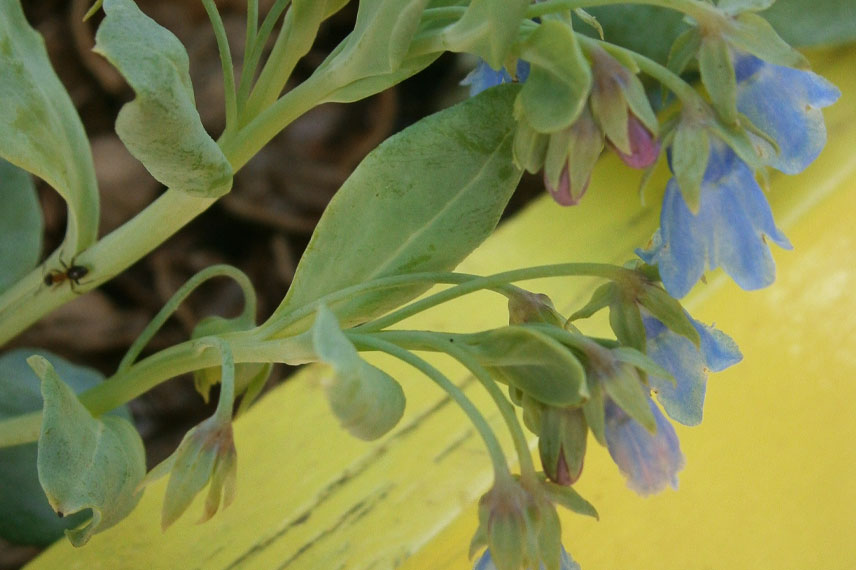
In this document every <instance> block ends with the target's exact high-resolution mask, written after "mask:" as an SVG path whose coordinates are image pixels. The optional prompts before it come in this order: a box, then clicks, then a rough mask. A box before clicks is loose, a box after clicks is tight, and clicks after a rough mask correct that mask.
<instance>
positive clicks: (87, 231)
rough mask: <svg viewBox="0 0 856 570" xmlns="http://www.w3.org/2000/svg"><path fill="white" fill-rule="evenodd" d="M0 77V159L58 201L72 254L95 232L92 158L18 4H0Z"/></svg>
mask: <svg viewBox="0 0 856 570" xmlns="http://www.w3.org/2000/svg"><path fill="white" fill-rule="evenodd" d="M0 78H2V81H0V101H2V105H0V132H2V133H3V136H2V137H0V158H3V159H6V160H7V161H9V162H11V163H12V164H14V165H15V166H18V167H19V168H22V169H24V170H26V171H27V172H30V173H31V174H34V175H36V176H38V177H39V178H41V179H42V180H44V181H45V182H47V183H48V184H50V185H51V186H52V187H53V188H54V189H55V190H56V191H57V192H59V194H60V196H62V197H63V199H64V200H65V202H66V204H67V206H68V227H67V229H66V243H67V244H68V245H69V246H70V249H71V251H67V252H66V255H73V254H74V253H76V252H78V251H80V250H81V249H83V248H85V247H86V246H88V245H89V244H91V243H92V242H93V241H95V237H96V235H97V233H98V188H97V186H96V182H95V168H94V166H93V164H92V154H91V152H90V149H89V142H88V141H87V139H86V133H85V132H84V130H83V125H82V124H81V122H80V118H79V117H78V116H77V112H76V111H75V109H74V104H73V103H72V102H71V98H70V97H69V96H68V93H67V92H66V90H65V88H63V86H62V83H60V81H59V78H58V77H57V76H56V73H54V70H53V69H52V68H51V64H50V60H49V59H48V54H47V51H46V50H45V44H44V41H43V40H42V38H41V36H40V35H39V34H38V33H36V31H35V30H33V29H32V28H31V27H30V25H29V24H28V23H27V20H26V18H25V17H24V13H23V11H22V9H21V5H20V3H19V2H18V0H0ZM4 206H5V205H4ZM4 270H5V267H4Z"/></svg>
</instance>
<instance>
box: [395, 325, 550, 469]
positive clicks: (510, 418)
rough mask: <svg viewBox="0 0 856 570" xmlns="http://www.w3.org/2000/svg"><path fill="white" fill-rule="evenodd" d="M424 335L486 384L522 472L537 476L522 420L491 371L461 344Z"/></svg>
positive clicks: (483, 384)
mask: <svg viewBox="0 0 856 570" xmlns="http://www.w3.org/2000/svg"><path fill="white" fill-rule="evenodd" d="M379 334H382V335H384V338H388V337H391V338H396V339H402V340H404V339H406V338H407V336H408V333H406V332H405V333H404V334H399V331H388V332H384V333H379ZM422 336H425V337H426V338H424V339H423V340H422V341H421V342H422V343H423V345H427V346H432V347H433V348H434V349H435V350H437V351H438V352H445V353H446V354H448V355H449V356H451V357H453V358H454V359H455V360H457V361H458V362H460V363H461V364H463V365H464V366H465V367H467V369H468V370H469V371H470V372H472V374H473V376H475V377H476V379H477V380H478V381H479V382H480V383H481V385H482V386H484V389H485V390H487V392H488V394H489V395H490V397H491V399H492V400H493V402H494V404H496V407H497V408H498V409H499V413H500V414H501V415H502V419H503V421H505V424H506V426H508V431H509V432H510V433H511V437H512V439H513V441H514V447H515V450H516V451H517V456H518V459H519V461H520V472H521V474H523V476H524V477H529V476H535V466H534V464H533V463H532V455H531V451H530V450H529V444H528V442H527V441H526V435H525V434H524V433H523V428H521V427H520V422H519V421H518V420H517V414H515V412H514V407H513V406H512V405H511V402H509V401H508V399H507V398H506V397H505V395H503V393H502V390H501V389H500V388H499V386H497V384H496V382H495V381H494V379H493V377H491V375H490V373H489V372H488V371H487V370H486V369H485V368H484V366H482V365H481V364H480V363H479V362H478V360H476V359H475V358H474V357H473V356H472V355H471V354H469V353H468V352H466V351H465V350H463V349H462V348H460V345H459V344H455V343H451V342H443V341H441V340H439V339H438V338H437V337H436V335H432V336H431V338H427V335H425V333H422Z"/></svg>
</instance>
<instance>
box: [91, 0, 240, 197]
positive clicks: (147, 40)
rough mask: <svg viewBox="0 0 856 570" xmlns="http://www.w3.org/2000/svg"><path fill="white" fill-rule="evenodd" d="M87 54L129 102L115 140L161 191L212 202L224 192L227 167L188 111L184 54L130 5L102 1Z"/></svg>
mask: <svg viewBox="0 0 856 570" xmlns="http://www.w3.org/2000/svg"><path fill="white" fill-rule="evenodd" d="M104 12H105V13H106V18H105V19H104V22H103V23H102V24H101V26H99V28H98V33H97V34H96V36H95V38H96V45H95V51H96V52H98V53H100V54H101V55H103V56H104V57H106V58H107V59H108V60H109V61H110V63H112V64H113V65H114V66H115V67H116V68H117V69H118V70H119V71H120V72H121V73H122V75H123V76H124V77H125V79H126V80H127V81H128V83H129V84H130V85H131V87H132V88H133V89H134V91H135V92H136V94H137V97H136V99H134V100H133V101H131V102H130V103H128V104H126V105H125V106H124V107H122V110H121V111H119V116H118V118H117V119H116V133H117V134H118V135H119V138H121V139H122V142H123V143H125V146H126V147H128V150H129V151H130V152H131V154H132V155H134V157H135V158H136V159H137V160H139V161H140V162H142V163H143V165H144V166H145V167H146V169H147V170H148V171H149V172H150V173H151V174H152V176H154V177H155V178H156V179H157V180H158V181H159V182H161V183H162V184H164V185H165V186H167V187H169V188H173V189H176V190H181V191H183V192H188V193H190V194H196V195H200V196H207V197H216V196H221V195H223V194H225V193H226V192H228V191H229V189H230V188H231V187H232V167H231V165H230V164H229V161H228V160H227V159H226V157H225V156H224V155H223V152H222V151H221V150H220V147H218V146H217V143H215V142H214V140H213V139H212V138H211V136H210V135H208V133H207V132H205V128H204V127H203V126H202V120H201V119H200V118H199V113H198V111H197V110H196V104H195V101H194V96H193V86H192V85H191V83H190V73H189V64H188V59H187V52H186V51H185V50H184V46H182V45H181V42H180V41H179V40H178V38H176V37H175V36H174V35H173V34H172V32H170V31H169V30H167V29H165V28H163V27H161V26H160V25H159V24H158V23H157V22H155V21H154V20H152V19H151V18H149V17H148V16H146V15H145V14H143V13H142V12H141V11H140V10H139V8H137V6H136V4H134V3H133V2H132V1H131V0H105V2H104Z"/></svg>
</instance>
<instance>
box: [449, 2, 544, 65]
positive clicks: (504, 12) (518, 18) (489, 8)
mask: <svg viewBox="0 0 856 570" xmlns="http://www.w3.org/2000/svg"><path fill="white" fill-rule="evenodd" d="M529 3H530V2H529V0H473V1H472V2H470V5H469V6H468V7H467V11H466V12H464V15H463V16H462V17H461V19H460V20H458V21H457V22H455V23H454V24H453V25H451V26H449V27H448V28H446V30H445V31H444V32H443V45H444V46H445V47H446V49H448V50H449V51H454V52H467V53H472V54H475V55H477V56H479V57H481V58H482V59H484V60H485V61H486V62H487V63H488V65H490V66H491V67H492V68H494V69H500V68H501V67H502V66H503V65H504V64H505V59H506V57H508V54H509V52H510V51H511V46H512V44H513V43H514V41H515V40H516V39H517V34H518V31H519V30H520V24H521V22H522V21H523V18H524V17H525V16H526V8H528V7H529Z"/></svg>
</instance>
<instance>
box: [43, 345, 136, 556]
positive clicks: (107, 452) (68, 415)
mask: <svg viewBox="0 0 856 570" xmlns="http://www.w3.org/2000/svg"><path fill="white" fill-rule="evenodd" d="M27 362H28V363H29V365H30V367H31V368H32V369H33V370H34V371H35V372H36V374H37V375H38V376H39V378H40V379H41V381H42V397H43V398H44V402H45V404H44V411H43V415H42V430H41V435H40V437H39V444H38V448H39V456H38V471H39V482H40V483H41V485H42V489H44V491H45V494H46V495H47V498H48V502H49V503H50V505H51V507H52V508H53V509H54V511H56V512H57V514H60V515H61V516H64V515H66V514H72V513H78V512H80V511H83V510H86V509H91V511H92V519H91V520H90V521H89V522H88V523H87V524H86V525H85V526H83V527H79V528H75V529H72V530H67V531H66V535H67V536H68V538H69V540H70V541H71V543H72V544H74V545H75V546H82V545H83V544H86V542H87V541H89V539H90V538H91V536H92V535H93V534H94V533H96V532H100V531H103V530H105V529H107V528H109V527H111V526H113V525H115V524H116V523H118V522H119V521H120V520H122V519H123V518H125V517H126V516H127V515H128V514H129V513H130V512H131V511H132V510H133V508H134V507H135V506H136V505H137V501H139V499H140V493H138V492H137V486H138V485H139V484H140V482H141V481H142V480H143V477H144V476H145V474H146V458H145V451H144V449H143V441H142V439H140V435H139V434H138V433H137V430H136V429H134V426H133V425H131V423H130V422H128V421H127V420H125V419H122V418H118V417H116V416H104V417H102V418H100V419H96V418H93V417H92V414H90V413H89V411H88V410H87V409H86V408H85V407H84V406H83V404H81V403H80V401H79V400H78V399H77V397H76V396H75V395H74V392H73V391H72V390H71V388H69V387H68V385H67V384H65V383H64V382H63V381H62V380H61V379H60V377H59V375H58V374H57V373H56V371H55V370H54V368H53V366H51V364H50V362H48V360H46V359H45V358H44V357H41V356H31V357H29V358H28V359H27Z"/></svg>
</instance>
